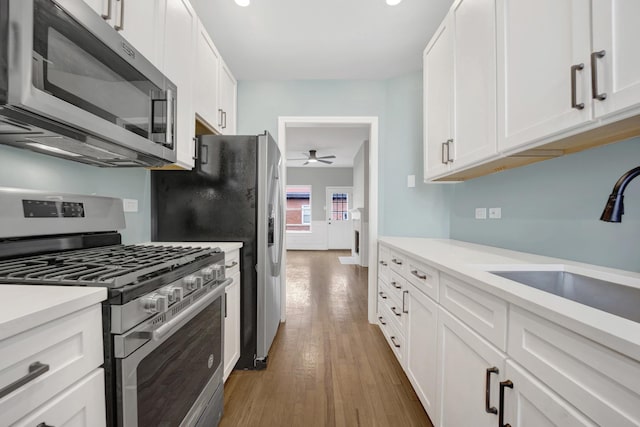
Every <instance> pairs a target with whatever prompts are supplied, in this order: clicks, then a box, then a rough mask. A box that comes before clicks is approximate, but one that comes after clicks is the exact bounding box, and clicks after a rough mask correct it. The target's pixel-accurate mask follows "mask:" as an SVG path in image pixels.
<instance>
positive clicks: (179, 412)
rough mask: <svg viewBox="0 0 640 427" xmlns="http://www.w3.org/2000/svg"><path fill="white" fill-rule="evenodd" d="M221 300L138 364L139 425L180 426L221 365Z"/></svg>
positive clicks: (211, 305)
mask: <svg viewBox="0 0 640 427" xmlns="http://www.w3.org/2000/svg"><path fill="white" fill-rule="evenodd" d="M222 300H223V298H217V299H216V300H215V301H214V302H212V303H211V304H210V305H209V306H208V307H207V308H206V309H204V310H203V311H202V312H201V313H200V314H198V315H197V316H196V317H194V318H193V319H191V321H190V322H189V323H187V324H186V325H185V326H184V327H182V328H181V329H180V330H178V331H177V332H175V333H174V334H173V335H172V336H171V337H170V338H169V339H168V340H167V341H165V342H164V343H163V344H162V345H160V346H159V347H158V348H157V349H155V350H154V351H153V352H152V353H151V354H149V355H148V356H147V357H146V358H144V359H143V360H142V361H141V362H140V363H139V364H138V368H137V384H138V389H137V395H138V425H140V426H163V427H170V426H177V425H179V424H180V423H181V422H182V420H183V419H184V417H185V416H186V415H187V412H189V409H191V406H192V405H193V403H194V402H195V401H196V399H197V398H198V396H199V395H200V393H201V392H202V389H203V388H204V386H205V385H206V384H207V382H208V381H209V379H210V378H211V376H212V375H213V374H214V372H215V371H216V369H217V368H222V321H223V317H222Z"/></svg>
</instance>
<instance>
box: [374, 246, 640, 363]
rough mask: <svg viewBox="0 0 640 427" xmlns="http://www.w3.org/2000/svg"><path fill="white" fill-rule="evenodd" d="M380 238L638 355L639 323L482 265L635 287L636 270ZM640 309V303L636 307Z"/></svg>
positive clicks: (637, 282)
mask: <svg viewBox="0 0 640 427" xmlns="http://www.w3.org/2000/svg"><path fill="white" fill-rule="evenodd" d="M379 241H380V242H382V243H385V244H386V245H387V246H390V247H392V248H393V249H396V250H399V251H400V252H402V253H404V254H405V255H408V256H413V257H414V258H418V259H420V260H422V261H423V262H425V264H428V265H430V266H432V267H434V268H436V269H438V270H440V271H442V272H444V273H446V274H449V275H451V276H453V277H456V278H458V279H460V280H463V281H465V282H467V283H469V284H472V285H475V286H477V287H478V288H481V289H483V290H484V291H486V292H489V293H491V294H494V295H496V296H498V297H500V298H503V299H505V300H507V301H508V302H510V303H513V304H515V305H518V306H520V307H523V308H525V309H528V310H530V311H533V312H535V313H537V314H538V315H539V316H542V317H544V318H547V319H549V320H551V321H553V322H556V323H558V324H560V325H562V326H564V327H567V328H569V329H571V330H573V331H575V332H577V333H579V334H581V335H583V336H586V337H588V338H590V339H592V340H594V341H596V342H599V343H601V344H603V345H605V346H607V347H610V348H613V349H615V350H617V351H619V352H621V353H623V354H626V355H627V356H629V357H632V358H634V359H636V360H640V323H636V322H633V321H631V320H628V319H625V318H622V317H619V316H615V315H612V314H609V313H606V312H604V311H601V310H597V309H595V308H592V307H589V306H586V305H583V304H579V303H577V302H574V301H571V300H569V299H566V298H562V297H559V296H557V295H553V294H550V293H548V292H544V291H541V290H538V289H535V288H532V287H529V286H526V285H522V284H520V283H517V282H514V281H511V280H508V279H505V278H502V277H499V276H496V275H493V274H490V273H488V272H487V271H486V270H490V269H493V270H494V271H499V270H503V271H504V270H509V269H512V270H515V269H522V268H521V267H522V266H526V269H528V270H545V269H546V270H548V269H552V268H561V269H565V270H567V271H571V272H573V273H577V274H582V275H586V276H591V277H596V278H598V279H602V280H608V281H611V282H615V283H620V284H624V285H627V286H632V287H636V288H639V289H640V273H635V272H630V271H624V270H617V269H612V268H607V267H601V266H597V265H591V264H585V263H580V262H576V261H570V260H565V259H559V258H552V257H546V256H541V255H534V254H528V253H524V252H517V251H511V250H508V249H501V248H495V247H491V246H484V245H477V244H473V243H467V242H461V241H457V240H448V239H426V238H413V237H380V238H379ZM638 309H639V310H640V307H638Z"/></svg>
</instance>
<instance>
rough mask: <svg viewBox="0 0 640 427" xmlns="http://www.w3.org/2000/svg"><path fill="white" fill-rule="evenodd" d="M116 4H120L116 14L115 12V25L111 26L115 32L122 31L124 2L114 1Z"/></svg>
mask: <svg viewBox="0 0 640 427" xmlns="http://www.w3.org/2000/svg"><path fill="white" fill-rule="evenodd" d="M116 3H120V7H119V8H118V12H116V25H114V26H113V28H115V30H116V31H122V30H124V0H116Z"/></svg>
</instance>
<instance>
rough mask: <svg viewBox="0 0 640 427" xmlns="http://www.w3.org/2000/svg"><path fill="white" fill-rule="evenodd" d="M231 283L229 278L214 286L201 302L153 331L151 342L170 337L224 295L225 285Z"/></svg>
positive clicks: (231, 280)
mask: <svg viewBox="0 0 640 427" xmlns="http://www.w3.org/2000/svg"><path fill="white" fill-rule="evenodd" d="M231 282H233V279H231V278H229V279H226V280H224V281H223V282H222V283H221V284H220V285H218V286H216V287H215V289H213V290H212V291H210V292H209V293H208V294H207V295H205V296H204V297H202V299H201V300H199V301H198V302H196V303H195V304H193V305H192V306H191V307H189V308H188V309H186V310H185V311H183V312H182V313H180V314H178V315H177V316H176V317H174V318H173V319H171V320H170V321H169V322H167V323H165V324H164V325H162V326H160V327H159V328H158V329H156V330H154V331H153V333H152V339H153V341H162V340H163V339H164V338H165V337H166V336H168V335H171V334H172V333H173V332H174V331H175V330H176V329H179V328H180V327H181V326H182V324H183V323H184V322H187V321H189V320H191V319H192V318H193V317H194V316H195V315H196V314H198V313H199V312H201V311H202V309H203V308H204V307H206V306H207V305H209V303H210V302H211V301H213V300H215V299H217V298H220V297H221V296H222V295H223V294H224V291H225V288H226V287H227V285H229V284H231Z"/></svg>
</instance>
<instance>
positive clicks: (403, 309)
mask: <svg viewBox="0 0 640 427" xmlns="http://www.w3.org/2000/svg"><path fill="white" fill-rule="evenodd" d="M408 293H409V291H403V292H402V312H403V313H404V314H409V310H407V309H406V305H407V303H406V302H405V299H404V297H405V296H406V295H407V294H408Z"/></svg>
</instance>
